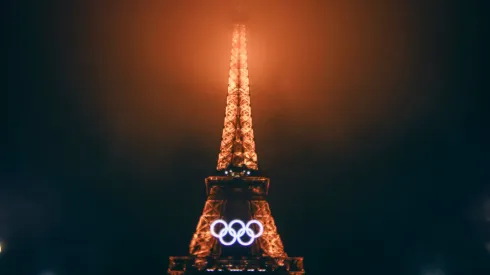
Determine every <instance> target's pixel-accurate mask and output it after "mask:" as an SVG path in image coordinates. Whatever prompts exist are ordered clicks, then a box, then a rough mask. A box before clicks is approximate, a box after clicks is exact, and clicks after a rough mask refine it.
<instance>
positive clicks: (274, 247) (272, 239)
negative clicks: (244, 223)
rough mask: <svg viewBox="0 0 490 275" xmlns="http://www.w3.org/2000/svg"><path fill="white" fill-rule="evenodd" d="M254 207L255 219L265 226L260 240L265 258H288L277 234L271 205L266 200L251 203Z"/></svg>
mask: <svg viewBox="0 0 490 275" xmlns="http://www.w3.org/2000/svg"><path fill="white" fill-rule="evenodd" d="M250 205H251V207H252V213H253V218H254V219H256V220H258V221H260V222H261V223H262V224H263V225H264V233H263V235H262V237H261V238H259V242H260V247H261V249H262V251H263V253H264V256H267V257H271V258H286V257H287V254H286V252H284V245H283V244H282V241H281V237H280V236H279V233H277V228H276V224H275V222H274V218H273V217H272V214H271V209H270V207H269V203H267V201H265V200H252V201H250Z"/></svg>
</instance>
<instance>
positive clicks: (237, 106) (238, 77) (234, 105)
mask: <svg viewBox="0 0 490 275" xmlns="http://www.w3.org/2000/svg"><path fill="white" fill-rule="evenodd" d="M229 168H240V169H249V170H258V168H259V167H258V163H257V153H256V152H255V141H254V133H253V128H252V108H251V106H250V87H249V79H248V65H247V37H246V28H245V25H243V24H235V27H234V30H233V37H232V49H231V59H230V72H229V78H228V95H227V98H226V109H225V121H224V127H223V133H222V139H221V146H220V152H219V155H218V165H217V167H216V169H217V170H218V171H224V170H226V169H229Z"/></svg>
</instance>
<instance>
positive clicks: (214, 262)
mask: <svg viewBox="0 0 490 275" xmlns="http://www.w3.org/2000/svg"><path fill="white" fill-rule="evenodd" d="M215 272H216V274H229V273H233V274H237V273H238V274H241V273H246V274H251V273H260V274H263V275H267V274H284V275H304V274H305V271H304V269H303V258H300V257H288V258H280V259H275V258H267V257H241V258H239V259H236V258H233V257H227V258H224V257H216V258H215V257H206V258H196V257H190V256H188V257H170V261H169V268H168V275H190V274H210V273H215Z"/></svg>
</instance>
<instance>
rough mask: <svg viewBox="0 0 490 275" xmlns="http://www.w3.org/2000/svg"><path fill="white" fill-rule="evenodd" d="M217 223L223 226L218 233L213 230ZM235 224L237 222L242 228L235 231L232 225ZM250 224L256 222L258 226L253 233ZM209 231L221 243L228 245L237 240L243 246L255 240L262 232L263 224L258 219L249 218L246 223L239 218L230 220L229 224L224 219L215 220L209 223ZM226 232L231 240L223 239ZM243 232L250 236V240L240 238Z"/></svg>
mask: <svg viewBox="0 0 490 275" xmlns="http://www.w3.org/2000/svg"><path fill="white" fill-rule="evenodd" d="M217 224H222V225H223V228H222V229H221V230H220V231H219V233H216V231H215V227H216V225H217ZM235 224H239V225H240V226H241V227H242V228H240V229H239V230H238V231H236V230H235V229H234V228H233V225H235ZM252 224H256V225H257V226H258V227H259V232H257V233H255V232H254V231H253V230H252V228H250V226H251V225H252ZM210 231H211V235H213V236H214V237H216V238H218V239H219V241H220V242H221V244H222V245H226V246H230V245H232V244H234V243H235V242H237V241H238V243H239V244H241V245H243V246H249V245H251V244H252V243H253V242H254V241H255V239H257V238H258V237H260V236H262V234H263V233H264V226H263V225H262V223H261V222H260V221H258V220H251V221H249V222H247V224H245V223H244V222H243V221H241V220H232V221H231V222H230V223H229V224H228V223H226V221H224V220H215V221H214V222H212V223H211V227H210ZM227 234H229V235H230V236H231V237H232V239H231V241H228V242H227V241H225V240H224V237H225V236H226V235H227ZM245 234H247V236H249V237H250V240H248V241H246V242H245V241H243V240H242V237H243V236H244V235H245Z"/></svg>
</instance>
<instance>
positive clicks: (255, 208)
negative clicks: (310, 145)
mask: <svg viewBox="0 0 490 275" xmlns="http://www.w3.org/2000/svg"><path fill="white" fill-rule="evenodd" d="M245 31H246V29H245V26H244V25H243V24H237V25H235V28H234V31H233V38H232V51H231V62H230V76H229V83H228V95H227V100H226V112H225V122H224V129H223V135H222V141H221V147H220V153H219V156H218V165H217V170H218V172H219V173H221V175H216V176H210V177H208V178H206V180H205V184H206V193H207V200H206V203H205V205H204V210H203V212H202V214H201V217H200V219H199V222H198V224H197V228H196V231H195V233H194V235H193V236H192V240H191V243H190V246H189V256H186V257H170V264H169V269H168V274H170V275H184V274H201V273H209V272H219V273H228V272H234V273H237V272H238V273H240V272H246V273H247V274H249V273H252V272H260V273H261V274H289V275H303V274H304V270H303V258H300V257H296V258H295V257H288V255H287V254H286V252H285V251H284V245H283V243H282V240H281V238H280V236H279V234H278V232H277V228H276V225H275V222H274V218H273V217H272V214H271V210H270V207H269V204H268V202H267V200H266V196H267V194H268V191H269V184H270V180H269V179H268V178H266V177H261V176H257V175H252V176H251V171H252V172H254V171H257V170H258V165H257V154H256V153H255V142H254V135H253V130H252V116H251V107H250V91H249V85H248V69H247V50H246V36H245V34H246V33H245ZM254 174H255V173H254ZM218 219H223V220H227V221H230V220H233V219H242V220H251V219H255V220H258V221H259V222H260V223H261V224H262V225H263V228H264V231H263V234H262V235H261V236H260V237H259V238H257V239H256V240H255V241H254V242H253V243H252V245H250V246H248V247H240V246H239V245H238V247H233V246H232V247H228V246H223V245H222V244H221V243H220V241H219V240H218V239H217V238H215V237H214V236H213V235H212V234H211V230H210V227H211V224H212V223H213V222H214V221H215V220H218Z"/></svg>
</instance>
